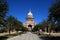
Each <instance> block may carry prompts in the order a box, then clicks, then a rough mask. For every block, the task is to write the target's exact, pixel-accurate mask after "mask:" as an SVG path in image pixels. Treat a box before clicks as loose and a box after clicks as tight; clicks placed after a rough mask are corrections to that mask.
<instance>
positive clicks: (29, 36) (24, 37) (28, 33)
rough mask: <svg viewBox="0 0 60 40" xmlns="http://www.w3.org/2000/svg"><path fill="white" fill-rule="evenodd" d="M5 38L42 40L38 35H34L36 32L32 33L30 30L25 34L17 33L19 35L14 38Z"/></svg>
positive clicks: (11, 39)
mask: <svg viewBox="0 0 60 40" xmlns="http://www.w3.org/2000/svg"><path fill="white" fill-rule="evenodd" d="M7 40H42V39H40V38H39V37H38V35H36V34H33V33H31V32H27V33H26V34H22V35H19V36H16V37H14V38H10V39H7Z"/></svg>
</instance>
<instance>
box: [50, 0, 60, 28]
mask: <svg viewBox="0 0 60 40" xmlns="http://www.w3.org/2000/svg"><path fill="white" fill-rule="evenodd" d="M49 12H50V14H49V20H53V21H54V22H55V23H56V24H58V27H60V0H59V1H57V2H56V3H54V4H53V5H52V6H51V7H50V9H49Z"/></svg>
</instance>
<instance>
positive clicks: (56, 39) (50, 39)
mask: <svg viewBox="0 0 60 40" xmlns="http://www.w3.org/2000/svg"><path fill="white" fill-rule="evenodd" d="M39 38H40V39H42V40H60V37H49V36H40V37H39Z"/></svg>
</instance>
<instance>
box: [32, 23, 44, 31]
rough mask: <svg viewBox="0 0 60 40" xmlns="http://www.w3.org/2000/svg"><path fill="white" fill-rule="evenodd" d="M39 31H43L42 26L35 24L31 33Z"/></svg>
mask: <svg viewBox="0 0 60 40" xmlns="http://www.w3.org/2000/svg"><path fill="white" fill-rule="evenodd" d="M39 29H43V26H42V25H41V24H37V25H36V26H35V27H34V28H33V29H32V31H39Z"/></svg>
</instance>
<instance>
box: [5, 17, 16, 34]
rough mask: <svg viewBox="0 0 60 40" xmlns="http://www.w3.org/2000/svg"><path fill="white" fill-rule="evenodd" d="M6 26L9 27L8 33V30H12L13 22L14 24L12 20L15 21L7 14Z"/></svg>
mask: <svg viewBox="0 0 60 40" xmlns="http://www.w3.org/2000/svg"><path fill="white" fill-rule="evenodd" d="M6 21H7V24H6V26H7V28H8V29H9V34H10V31H11V30H12V31H13V24H14V21H15V18H14V17H13V16H9V17H8V18H7V19H6Z"/></svg>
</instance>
